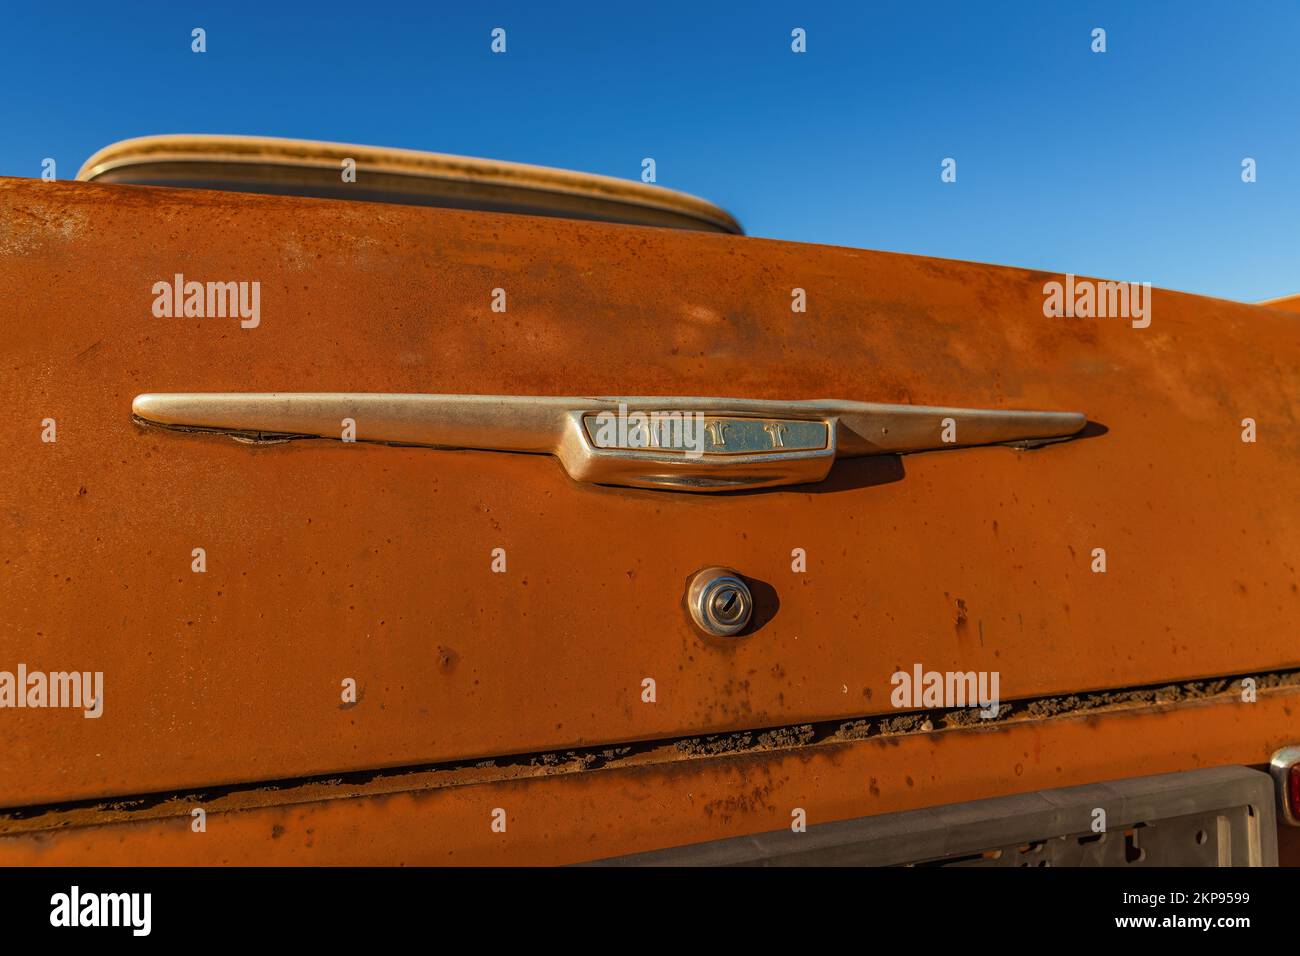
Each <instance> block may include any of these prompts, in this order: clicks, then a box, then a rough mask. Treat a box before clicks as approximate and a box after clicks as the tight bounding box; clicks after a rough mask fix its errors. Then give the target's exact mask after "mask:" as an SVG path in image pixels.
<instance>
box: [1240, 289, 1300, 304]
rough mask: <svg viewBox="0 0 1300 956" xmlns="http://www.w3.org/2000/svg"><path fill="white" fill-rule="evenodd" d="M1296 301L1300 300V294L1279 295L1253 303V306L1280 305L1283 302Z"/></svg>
mask: <svg viewBox="0 0 1300 956" xmlns="http://www.w3.org/2000/svg"><path fill="white" fill-rule="evenodd" d="M1296 299H1300V292H1292V293H1291V294H1290V295H1277V296H1274V297H1273V298H1271V299H1260V300H1259V301H1258V302H1254V303H1252V305H1264V306H1268V305H1280V304H1281V303H1283V302H1291V301H1294V300H1296Z"/></svg>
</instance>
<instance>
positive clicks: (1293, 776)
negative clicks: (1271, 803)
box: [1268, 746, 1300, 827]
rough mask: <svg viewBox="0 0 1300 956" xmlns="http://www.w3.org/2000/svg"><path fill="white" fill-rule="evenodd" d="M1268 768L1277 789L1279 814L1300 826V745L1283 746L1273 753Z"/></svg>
mask: <svg viewBox="0 0 1300 956" xmlns="http://www.w3.org/2000/svg"><path fill="white" fill-rule="evenodd" d="M1268 769H1269V772H1270V773H1271V774H1272V775H1273V784H1274V787H1275V788H1276V789H1277V812H1278V816H1280V817H1281V818H1282V820H1283V821H1284V822H1286V823H1289V824H1291V826H1293V827H1300V746H1296V747H1283V748H1282V749H1281V750H1279V751H1278V752H1277V753H1275V754H1273V759H1272V760H1271V761H1269V765H1268Z"/></svg>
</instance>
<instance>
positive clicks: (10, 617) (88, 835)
mask: <svg viewBox="0 0 1300 956" xmlns="http://www.w3.org/2000/svg"><path fill="white" fill-rule="evenodd" d="M178 272H183V273H184V274H185V275H186V276H192V277H194V278H196V279H199V280H204V279H220V280H257V281H259V282H260V288H261V306H260V308H261V319H260V323H259V324H258V326H257V327H256V328H242V327H241V326H240V323H239V322H238V321H237V320H236V319H229V318H220V317H207V318H189V319H185V318H170V319H160V318H158V317H156V316H155V315H154V314H153V313H152V312H151V304H152V302H153V296H152V295H151V293H150V288H151V286H152V285H153V284H154V282H155V281H156V280H169V279H170V278H171V277H172V276H173V274H175V273H178ZM1059 278H1060V277H1059V276H1052V275H1048V274H1044V273H1041V272H1033V271H1027V270H1022V269H1016V268H1009V267H1000V266H989V265H980V264H974V263H967V262H954V261H944V260H937V259H929V258H925V257H921V256H912V255H901V254H891V253H883V252H869V251H862V250H856V249H847V248H837V247H829V246H816V245H808V244H798V243H790V242H779V241H770V240H764V239H756V238H749V237H744V236H739V235H732V234H727V233H725V232H706V231H692V230H687V229H665V228H650V227H644V226H634V225H623V224H611V223H605V222H595V221H578V220H572V219H565V218H543V217H539V216H521V215H510V214H504V213H496V212H484V211H464V210H454V209H436V208H420V207H415V206H406V205H400V204H383V205H381V204H370V203H352V202H341V201H336V200H328V199H314V198H303V197H297V196H268V195H251V194H246V193H240V192H231V191H211V190H185V189H158V188H147V187H139V186H128V185H105V184H101V183H94V182H90V183H85V182H74V183H64V182H56V183H42V182H36V181H25V180H13V179H6V180H0V290H3V296H4V301H5V305H6V318H5V332H6V334H5V336H4V338H3V343H2V344H0V354H2V357H3V362H2V363H0V377H2V378H3V384H4V388H3V392H4V394H5V395H6V397H7V401H8V402H9V404H10V414H8V415H6V416H4V417H3V418H2V419H0V440H2V442H3V446H4V447H5V449H6V454H5V455H4V456H3V457H0V488H3V489H4V492H3V493H4V503H5V508H4V514H3V516H2V517H0V522H2V523H3V526H4V534H3V535H2V536H0V552H2V553H3V561H4V565H3V570H2V572H0V606H2V607H3V615H2V617H0V653H2V654H3V658H2V659H0V668H12V666H13V665H16V664H17V663H19V662H24V663H25V664H26V665H27V666H28V667H30V668H36V667H38V666H39V667H42V668H45V669H47V670H51V671H54V670H65V669H73V668H76V669H85V670H92V671H102V672H103V674H104V686H105V692H104V701H103V704H104V715H103V716H102V717H100V718H98V719H86V718H85V717H83V716H82V714H80V713H75V712H71V711H59V712H54V711H49V710H40V709H9V710H6V711H3V712H0V863H3V864H50V863H60V864H82V863H93V864H123V863H133V864H139V863H143V864H149V863H161V864H188V863H212V864H226V863H254V864H260V863H298V864H316V863H320V864H347V863H378V864H397V863H403V864H418V863H435V864H436V863H469V864H486V863H527V864H549V863H572V862H582V861H590V860H598V859H604V858H610V857H617V856H620V855H623V854H630V853H637V852H643V851H648V850H657V849H663V848H667V847H675V846H681V845H685V844H693V843H700V842H704V841H709V840H717V839H722V838H725V837H735V836H741V835H746V834H754V833H761V832H765V831H772V830H779V829H782V828H787V827H788V826H789V824H790V819H791V813H792V810H793V809H795V808H799V809H801V810H803V811H804V812H805V813H806V815H807V818H808V820H809V822H810V823H821V822H829V821H835V820H846V819H851V818H858V817H866V816H872V815H876V814H883V813H890V812H896V811H906V810H914V809H917V808H924V807H933V806H939V805H944V804H951V803H956V802H961V801H970V800H976V799H982V798H989V797H996V796H1000V795H1006V794H1014V793H1021V792H1027V791H1033V790H1043V789H1050V788H1057V787H1065V786H1072V785H1078V784H1086V783H1091V782H1095V781H1105V780H1114V779H1118V778H1124V777H1130V776H1136V775H1140V774H1152V773H1165V772H1175V771H1186V770H1191V769H1194V768H1202V767H1215V766H1221V765H1244V766H1262V765H1264V764H1267V762H1268V761H1269V759H1270V755H1271V754H1273V753H1274V752H1275V751H1277V750H1278V749H1279V748H1281V747H1283V746H1286V745H1289V744H1294V743H1296V742H1297V740H1300V632H1298V631H1297V625H1296V622H1297V620H1300V573H1298V572H1297V567H1296V564H1297V561H1300V508H1298V507H1297V501H1298V500H1300V499H1298V496H1297V491H1298V489H1300V481H1297V475H1298V474H1300V427H1298V426H1300V345H1298V342H1300V335H1298V334H1297V326H1296V316H1295V314H1294V311H1287V310H1286V309H1285V308H1274V307H1270V306H1267V305H1265V306H1259V305H1250V304H1244V303H1237V302H1229V301H1224V300H1218V299H1211V298H1205V297H1200V296H1195V295H1188V294H1183V293H1179V292H1174V291H1168V290H1164V289H1156V290H1154V291H1153V293H1152V295H1151V298H1150V300H1149V305H1150V308H1151V317H1152V318H1151V323H1150V325H1149V327H1146V328H1134V327H1133V326H1132V324H1131V323H1129V322H1127V321H1124V320H1123V319H1119V318H1107V319H1097V318H1092V319H1089V318H1071V319H1067V318H1054V317H1048V316H1045V315H1044V308H1043V298H1044V285H1045V283H1048V282H1050V281H1052V280H1054V279H1059ZM498 288H500V289H505V290H507V291H508V307H507V309H506V310H505V311H504V312H497V311H493V310H492V308H491V306H490V303H491V301H492V290H494V289H498ZM795 288H798V289H802V290H804V292H805V294H806V302H807V309H806V312H802V313H801V312H793V311H792V309H791V296H792V289H795ZM151 392H384V393H430V392H437V393H451V394H465V395H476V394H491V395H497V394H518V395H538V396H547V395H588V396H595V395H650V396H656V395H657V396H681V395H687V396H726V397H731V398H743V399H768V400H773V401H796V400H810V399H828V398H834V399H842V400H853V401H862V402H887V403H898V404H917V405H960V406H969V407H977V408H988V409H1070V410H1079V411H1082V412H1084V413H1085V414H1086V415H1087V419H1088V422H1089V425H1088V427H1087V428H1085V429H1084V431H1083V432H1082V433H1080V435H1079V436H1077V437H1075V438H1073V439H1071V440H1068V441H1062V442H1058V443H1053V444H1049V445H1046V446H1044V447H1041V448H1034V449H1027V450H1026V449H1013V448H1008V447H996V446H991V447H982V448H961V449H953V450H944V451H934V452H927V453H922V454H915V455H902V456H896V455H886V456H879V457H872V458H860V459H852V460H844V461H839V462H837V463H836V464H835V466H834V468H833V469H832V470H831V472H830V474H829V476H828V477H827V478H826V479H825V480H824V481H821V482H817V483H813V484H807V485H799V486H791V487H785V488H772V489H766V490H761V491H754V492H743V493H730V494H721V495H697V494H690V493H683V492H676V491H663V490H648V489H638V488H621V487H607V486H603V485H597V484H585V483H580V482H576V481H574V480H572V479H571V478H570V477H569V476H568V475H566V474H565V472H564V470H563V469H562V468H561V467H560V466H559V465H558V464H557V463H556V462H555V461H554V460H551V459H549V458H547V457H544V456H534V455H518V454H506V453H494V452H490V451H472V450H447V449H430V448H419V447H399V446H390V445H378V444H367V443H362V442H358V443H345V442H339V441H328V440H308V441H297V442H288V443H283V444H252V445H250V444H241V443H238V442H233V441H231V440H229V438H227V437H224V436H220V435H211V434H185V433H178V432H173V431H164V430H160V429H155V428H149V427H147V426H144V425H142V424H140V423H139V422H137V421H133V419H132V416H131V407H132V401H133V398H134V397H135V396H137V395H139V394H142V393H151ZM46 419H53V420H54V421H55V422H56V423H57V441H52V442H42V441H41V437H40V436H41V423H42V422H43V421H44V420H46ZM1244 419H1252V420H1253V421H1254V422H1255V423H1256V427H1257V429H1258V434H1257V438H1256V440H1255V441H1253V442H1244V441H1243V440H1242V432H1243V420H1244ZM196 548H201V549H203V552H204V554H205V559H206V569H205V570H204V571H203V573H195V571H194V570H193V569H192V555H193V553H194V549H196ZM498 549H500V550H501V551H502V552H503V553H504V555H506V556H508V558H507V560H508V563H507V564H506V567H505V571H504V573H502V572H501V571H500V570H494V569H493V566H492V564H493V554H494V552H496V551H497V550H498ZM1095 549H1104V551H1105V556H1106V566H1105V571H1104V573H1098V572H1097V570H1096V567H1095V561H1096V551H1095ZM797 553H801V554H802V555H803V556H804V561H805V563H804V566H803V567H802V568H796V562H795V561H794V560H793V558H792V556H793V555H796V554H797ZM711 565H721V566H726V567H730V568H735V569H737V570H738V571H739V572H740V573H742V574H743V575H745V576H746V578H747V579H749V580H750V581H751V582H753V585H754V589H755V604H756V613H757V614H758V626H757V627H756V628H755V629H754V630H753V631H752V633H749V634H748V635H747V636H745V637H743V638H741V639H737V640H733V641H729V642H717V641H709V640H705V639H703V638H701V636H700V635H699V634H698V633H697V632H696V631H695V630H693V629H692V627H691V624H690V621H689V619H688V617H687V615H686V614H685V612H684V610H683V588H684V585H685V582H686V581H687V579H688V578H689V577H690V575H691V574H692V573H693V572H695V571H697V570H698V569H700V568H703V567H707V566H711ZM914 664H920V665H923V666H924V667H926V668H933V669H936V670H939V671H981V672H987V671H997V672H999V673H1000V676H1001V696H1002V698H1003V700H1005V701H1008V702H1009V703H1010V704H1011V707H1010V708H1009V713H1008V714H1007V715H1006V716H1005V717H1002V718H999V719H996V720H991V721H986V722H985V721H974V722H970V721H963V720H961V719H958V716H957V715H955V714H934V715H931V714H918V713H911V712H909V713H907V714H900V713H899V711H898V710H897V709H896V708H894V707H893V706H892V705H891V700H890V698H891V691H892V689H893V688H892V687H891V675H893V674H894V673H895V672H897V671H899V670H910V669H911V668H912V667H913V665H914ZM1245 677H1250V678H1252V680H1254V681H1256V683H1257V687H1258V693H1257V699H1255V700H1253V701H1243V699H1242V696H1243V695H1242V693H1241V689H1240V688H1241V679H1242V678H1245ZM348 678H350V679H353V680H354V681H355V685H356V688H357V694H356V699H355V700H354V701H351V702H343V701H341V700H340V694H339V688H340V683H341V681H343V680H345V679H348ZM647 679H650V680H652V681H653V686H654V693H653V695H651V696H652V698H653V699H647V695H646V693H645V688H646V686H647V685H646V684H645V681H646V680H647ZM905 718H906V719H905ZM195 808H202V809H203V810H204V813H205V815H206V828H205V830H204V832H202V834H201V835H200V834H198V833H196V832H195V828H194V819H195V816H194V813H193V811H194V809H195ZM494 815H495V816H494ZM496 819H504V821H505V823H504V825H502V826H494V825H493V821H494V820H496ZM1288 841H1290V842H1288ZM1293 847H1294V839H1293V837H1292V836H1290V835H1289V834H1288V833H1286V832H1284V833H1283V839H1282V856H1283V858H1284V859H1287V858H1288V857H1287V854H1288V853H1294V849H1293ZM1290 859H1294V857H1290Z"/></svg>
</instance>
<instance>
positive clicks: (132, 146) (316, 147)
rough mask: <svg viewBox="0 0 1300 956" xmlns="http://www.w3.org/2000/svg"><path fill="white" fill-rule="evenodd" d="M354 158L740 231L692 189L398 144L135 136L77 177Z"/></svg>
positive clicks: (324, 164) (326, 163)
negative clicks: (130, 169) (149, 166)
mask: <svg viewBox="0 0 1300 956" xmlns="http://www.w3.org/2000/svg"><path fill="white" fill-rule="evenodd" d="M349 158H350V159H354V160H356V163H357V169H358V171H361V172H364V171H366V170H370V171H373V172H386V173H395V174H405V175H411V176H424V177H429V178H433V179H444V180H458V181H461V182H471V183H485V184H493V185H507V186H509V185H513V186H518V187H520V188H526V189H535V190H543V191H549V192H556V193H566V194H568V195H574V196H586V197H591V198H600V199H607V200H611V201H614V202H622V203H627V204H629V205H634V206H643V207H650V208H655V209H662V210H666V211H669V212H675V213H680V214H684V215H689V216H694V217H696V218H698V219H702V220H705V221H707V222H711V223H714V224H716V225H718V226H720V227H722V228H724V229H727V230H729V231H734V232H737V233H739V232H741V231H742V230H741V227H740V224H739V223H738V222H737V221H736V219H735V218H734V217H733V216H732V215H731V214H730V213H728V212H727V211H726V210H725V209H722V208H721V207H719V206H715V205H714V204H713V203H711V202H708V201H707V200H704V199H700V198H699V197H698V196H692V195H690V194H689V193H683V192H678V191H677V190H674V189H666V188H664V187H663V186H652V185H650V184H648V183H640V182H635V181H630V180H625V179H617V178H615V177H613V176H601V175H598V174H596V173H579V172H573V171H571V170H567V169H556V168H554V167H550V166H534V165H531V164H528V163H512V162H507V161H504V160H493V159H476V158H473V157H469V156H453V155H449V154H446V153H426V152H423V151H421V150H415V149H392V148H388V147H379V146H361V145H358V144H350V143H326V142H318V141H315V140H306V139H282V138H280V137H277V136H233V135H223V134H189V133H168V134H162V135H157V136H137V137H133V138H131V139H123V140H119V141H117V142H115V143H110V144H109V145H107V146H105V147H104V148H103V149H100V150H98V151H97V152H96V153H95V154H94V155H93V156H91V157H90V158H89V159H87V160H86V161H85V163H83V164H82V166H81V169H80V170H79V171H78V172H77V179H79V180H82V181H90V180H93V179H95V178H96V177H97V176H100V175H102V174H103V173H105V172H108V171H109V170H113V169H118V168H121V167H124V166H132V165H139V164H141V163H145V162H158V161H163V162H229V163H250V164H251V163H283V164H285V165H291V166H311V167H317V168H330V169H337V168H338V166H339V163H340V162H341V161H342V160H344V159H349Z"/></svg>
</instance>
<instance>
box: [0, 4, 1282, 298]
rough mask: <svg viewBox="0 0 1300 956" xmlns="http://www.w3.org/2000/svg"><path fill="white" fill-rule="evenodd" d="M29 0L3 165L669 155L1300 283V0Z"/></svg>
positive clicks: (1111, 268)
mask: <svg viewBox="0 0 1300 956" xmlns="http://www.w3.org/2000/svg"><path fill="white" fill-rule="evenodd" d="M7 7H8V9H6V10H5V12H4V17H3V21H2V22H0V73H3V77H4V87H5V96H4V97H3V98H0V129H2V130H3V133H2V134H0V175H7V176H38V175H39V174H40V163H41V160H42V159H43V158H44V157H46V156H51V157H54V158H55V159H56V160H57V162H58V173H59V176H60V177H61V178H71V177H72V176H74V175H75V174H76V171H77V169H78V168H79V167H80V165H81V163H82V161H83V160H84V159H86V157H87V156H89V155H90V154H91V153H92V152H94V151H95V150H96V149H97V148H98V147H100V146H102V145H105V144H107V143H109V142H112V141H114V140H118V139H123V138H126V137H130V136H139V135H144V134H150V133H165V132H168V133H169V132H211V133H216V132H220V133H247V134H259V135H280V136H293V137H305V138H317V139H326V140H337V141H343V142H356V143H369V144H374V145H386V146H401V147H408V148H414V149H427V150H434V151H439V152H450V153H461V154H468V155H475V156H486V157H493V158H499V159H509V160H517V161H521V162H531V163H540V164H544V165H552V166H563V167H568V168H572V169H579V170H586V171H591V172H597V173H604V174H607V175H611V176H620V177H626V178H631V179H635V178H639V176H640V170H641V159H642V158H643V157H646V156H652V157H654V159H655V161H656V165H657V172H658V181H659V183H660V184H661V185H665V186H670V187H672V188H676V189H682V190H685V191H687V192H691V193H695V194H697V195H700V196H703V197H705V198H708V199H711V200H713V201H714V202H717V203H719V204H720V205H722V206H724V207H725V208H727V209H728V210H730V211H731V212H732V213H733V214H734V215H736V216H737V217H738V218H739V219H740V221H741V222H742V223H743V224H744V225H745V227H746V229H747V231H748V232H749V233H750V234H752V235H759V236H768V237H773V238H779V239H791V240H796V241H801V242H823V243H831V244H837V245H846V246H855V247H859V248H868V249H887V250H893V251H900V252H911V253H920V254H925V255H934V256H943V257H949V258H957V259H972V260H978V261H983V262H996V263H1003V264H1009V265H1020V266H1027V267H1032V268H1041V269H1046V270H1051V271H1057V272H1064V271H1072V272H1076V273H1082V274H1091V275H1100V276H1105V277H1110V278H1116V279H1128V280H1133V281H1149V282H1152V283H1154V284H1155V285H1157V286H1164V287H1170V288H1175V289H1183V290H1187V291H1191V292H1198V293H1203V294H1207V295H1216V296H1222V297H1225V298H1234V299H1259V298H1266V297H1271V296H1276V295H1282V294H1286V293H1290V292H1300V180H1298V179H1297V177H1296V176H1295V174H1294V170H1295V169H1296V168H1297V167H1298V166H1300V62H1298V60H1297V50H1300V4H1297V3H1295V2H1293V0H1289V2H1260V3H1251V4H1226V3H1221V4H1210V3H1199V4H1198V3H1191V2H1187V3H1174V2H1169V3H1165V2H1143V3H1134V2H1116V3H1086V2H1083V3H1065V2H1055V0H1039V2H1024V3H1021V2H996V3H987V4H979V3H974V2H967V3H957V2H952V3H947V2H932V0H927V2H883V3H872V2H868V0H857V2H843V3H839V2H835V3H832V2H809V0H804V2H798V3H795V2H787V3H769V2H748V3H709V2H699V0H697V2H693V3H678V2H669V0H646V2H641V3H618V4H611V3H572V4H564V3H536V2H534V3H518V4H500V3H456V4H443V3H438V2H425V3H411V4H407V3H403V2H385V3H382V4H379V3H376V4H372V5H367V4H345V3H331V2H315V3H311V4H294V3H273V2H262V3H241V2H234V3H231V2H223V3H208V4H202V3H186V2H133V0H126V2H123V3H116V4H105V3H102V2H96V3H93V4H91V3H71V4H58V5H48V4H40V3H10V4H7ZM195 26H201V27H203V28H205V29H206V30H207V34H208V52H207V53H205V54H202V55H199V54H194V53H192V52H191V51H190V30H191V29H192V28H193V27H195ZM498 26H500V27H503V28H505V29H506V31H507V53H506V54H505V55H493V54H492V53H491V52H490V50H489V42H490V36H489V34H490V31H491V30H492V28H493V27H498ZM794 27H803V28H804V29H805V30H806V31H807V36H808V52H807V53H806V54H803V55H796V54H794V53H792V52H791V50H790V31H791V29H792V28H794ZM1094 27H1103V28H1105V30H1106V31H1107V52H1106V53H1104V54H1094V53H1092V52H1091V50H1090V44H1091V36H1090V34H1091V31H1092V29H1093V28H1094ZM945 157H952V158H955V159H956V160H957V182H955V183H951V184H945V183H942V182H941V181H940V177H939V172H940V162H941V161H942V160H943V159H944V158H945ZM1244 157H1252V158H1254V159H1255V160H1256V161H1257V164H1258V181H1257V182H1255V183H1253V184H1249V185H1247V184H1244V183H1242V181H1241V161H1242V159H1243V158H1244Z"/></svg>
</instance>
